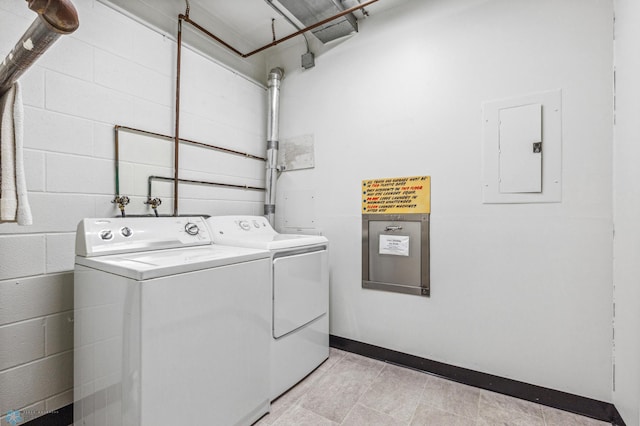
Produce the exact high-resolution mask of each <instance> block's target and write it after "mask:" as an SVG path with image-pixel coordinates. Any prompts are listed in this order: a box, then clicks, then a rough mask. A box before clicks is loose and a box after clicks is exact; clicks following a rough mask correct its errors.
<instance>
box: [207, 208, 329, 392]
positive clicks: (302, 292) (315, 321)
mask: <svg viewBox="0 0 640 426" xmlns="http://www.w3.org/2000/svg"><path fill="white" fill-rule="evenodd" d="M207 224H208V225H209V228H210V229H211V232H212V238H213V241H214V243H215V244H216V245H228V246H235V247H250V248H255V249H263V250H264V249H266V250H269V251H270V252H271V260H272V271H271V273H270V277H271V291H272V297H273V305H272V318H271V320H272V322H271V392H270V395H271V398H272V399H275V398H277V397H278V396H280V395H281V394H282V393H284V392H285V391H286V390H288V389H289V388H291V387H292V386H293V385H295V384H296V383H297V382H299V381H300V380H302V379H303V378H304V377H305V376H306V375H308V374H309V373H311V372H312V371H313V370H314V369H315V368H316V367H318V366H319V365H320V364H322V362H323V361H324V360H326V359H327V358H328V357H329V266H328V262H329V260H328V246H329V242H328V240H327V238H326V237H323V236H318V235H299V234H280V233H278V232H276V231H275V230H274V229H273V228H272V227H271V225H270V224H269V222H268V221H267V220H266V218H264V217H262V216H212V217H210V218H208V219H207Z"/></svg>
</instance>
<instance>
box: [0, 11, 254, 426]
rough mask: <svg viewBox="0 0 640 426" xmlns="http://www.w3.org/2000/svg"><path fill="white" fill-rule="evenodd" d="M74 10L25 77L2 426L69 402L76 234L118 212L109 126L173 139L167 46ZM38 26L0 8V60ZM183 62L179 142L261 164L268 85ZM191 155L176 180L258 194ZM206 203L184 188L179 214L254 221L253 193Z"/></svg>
mask: <svg viewBox="0 0 640 426" xmlns="http://www.w3.org/2000/svg"><path fill="white" fill-rule="evenodd" d="M74 4H75V5H76V7H77V9H78V12H79V16H80V28H79V29H78V30H77V31H76V32H75V33H74V34H72V35H69V36H63V37H61V38H60V39H59V40H58V41H57V42H56V44H55V45H54V46H53V47H51V48H50V49H49V50H48V51H47V52H46V53H45V54H44V55H43V56H42V57H41V58H40V60H39V61H38V62H37V63H36V64H35V65H34V66H33V67H31V69H29V70H28V71H27V72H26V73H25V75H24V76H23V77H22V78H21V83H22V89H23V98H24V104H25V105H24V108H25V152H24V157H25V162H26V170H27V184H28V189H29V199H30V203H31V208H32V211H33V222H34V223H33V225H32V226H25V227H21V226H18V225H16V224H11V223H3V224H0V307H1V309H0V421H1V424H2V425H4V424H6V418H5V417H4V416H5V415H6V413H7V411H9V410H23V419H24V421H27V420H30V419H32V418H35V417H38V416H39V415H41V414H44V413H45V412H47V411H51V410H56V409H58V408H60V407H63V406H65V405H67V404H69V403H71V402H72V401H73V389H72V388H73V307H74V306H73V265H74V244H75V230H76V226H77V224H78V222H79V221H80V220H81V219H82V218H85V217H105V216H113V215H116V214H117V213H118V211H117V209H116V208H115V206H114V205H113V204H112V203H111V200H112V199H113V194H114V192H115V184H114V178H115V167H114V132H113V126H114V125H115V124H120V125H123V126H130V127H134V128H139V129H143V130H148V131H153V132H158V133H163V134H167V135H172V134H173V130H174V107H173V99H174V93H175V70H174V68H175V52H176V44H175V42H174V41H173V39H172V37H171V36H170V35H165V34H160V33H159V32H156V31H153V30H152V29H150V28H148V27H146V26H143V25H141V24H140V23H138V22H135V21H133V20H132V19H130V18H128V17H126V16H124V15H122V14H120V13H118V12H117V11H114V10H112V9H110V8H108V7H106V6H105V5H103V4H101V3H99V2H97V1H93V0H74ZM35 18H36V15H35V13H33V12H32V11H30V10H29V9H28V8H27V5H26V4H25V2H20V1H2V2H0V56H2V57H3V58H4V56H5V55H6V54H7V53H8V52H9V51H10V50H11V49H12V48H13V46H14V45H15V44H16V42H17V41H18V40H19V37H20V36H21V35H22V34H23V33H24V31H25V30H26V28H27V27H28V26H29V25H30V24H31V22H32V21H33V20H34V19H35ZM183 52H184V57H183V61H184V62H183V85H182V89H183V108H182V118H183V124H182V126H181V128H182V129H183V130H182V132H181V136H183V137H185V138H190V139H194V140H198V141H201V142H205V143H211V144H217V145H221V146H226V147H229V148H232V149H236V150H240V151H245V152H249V153H252V154H255V155H261V153H262V151H263V150H264V140H265V130H264V129H265V127H266V124H265V118H264V117H265V115H266V113H265V110H266V106H265V104H266V92H265V88H264V86H263V85H262V84H260V83H257V82H254V81H250V80H248V79H246V78H245V77H241V76H239V75H237V74H235V73H233V72H231V71H229V70H228V69H226V68H225V67H222V66H221V65H218V64H217V63H215V62H213V61H211V60H210V59H207V58H205V57H203V56H201V55H200V54H198V53H196V52H194V51H191V50H189V49H184V50H183ZM200 155H201V153H200V152H197V151H193V150H192V149H186V150H185V154H184V155H183V156H182V157H183V158H182V160H181V161H182V162H181V167H184V168H185V173H186V174H187V175H189V174H191V175H192V176H202V175H203V174H204V175H210V174H217V175H218V176H220V178H224V179H226V182H228V183H239V184H247V185H258V186H259V185H261V179H262V177H261V175H262V173H263V170H264V165H263V164H260V162H255V164H253V163H251V164H249V163H246V162H245V164H243V165H242V166H237V167H229V163H227V160H226V159H224V158H220V157H219V156H217V157H216V156H210V157H207V158H208V160H209V161H205V162H201V163H198V164H195V163H194V164H193V166H192V165H191V163H192V160H193V159H194V158H196V157H197V158H200ZM189 156H191V157H189ZM234 161H235V160H234ZM222 165H225V166H224V168H222ZM216 170H219V171H216ZM181 189H182V188H181ZM206 191H207V189H203V188H186V189H184V193H185V195H186V196H189V194H190V193H191V196H192V199H188V198H185V199H182V198H181V200H180V201H181V205H180V209H181V213H192V212H193V213H203V214H213V213H218V214H222V213H232V212H233V213H244V214H254V213H259V212H260V210H261V208H262V201H261V200H262V199H261V197H259V196H257V195H256V194H254V193H247V192H243V191H240V192H234V191H233V190H220V189H217V190H211V189H209V191H211V192H206ZM225 191H226V192H225ZM167 204H171V203H169V202H167Z"/></svg>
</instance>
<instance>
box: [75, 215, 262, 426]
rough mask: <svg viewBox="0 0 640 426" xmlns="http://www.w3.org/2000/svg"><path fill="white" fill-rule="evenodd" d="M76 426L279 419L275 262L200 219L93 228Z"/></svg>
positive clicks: (84, 273) (83, 270)
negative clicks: (226, 239) (272, 402)
mask: <svg viewBox="0 0 640 426" xmlns="http://www.w3.org/2000/svg"><path fill="white" fill-rule="evenodd" d="M76 254H77V256H76V268H75V324H74V327H75V330H74V331H75V337H74V339H75V342H74V343H75V354H74V355H75V357H74V400H75V402H74V424H75V425H124V426H156V425H204V424H210V425H250V424H252V423H253V422H255V421H256V420H257V419H258V418H260V417H261V416H262V415H264V414H265V413H267V412H268V411H269V365H270V364H269V351H270V339H271V337H270V334H271V333H270V315H271V303H270V297H271V294H270V291H269V289H268V286H269V275H270V270H271V261H270V254H269V252H267V251H264V250H253V249H243V248H232V247H220V246H215V245H212V240H211V235H210V232H209V230H208V228H207V226H206V223H205V221H204V219H203V218H201V217H160V218H110V219H85V220H83V221H82V222H81V223H80V224H79V225H78V231H77V236H76Z"/></svg>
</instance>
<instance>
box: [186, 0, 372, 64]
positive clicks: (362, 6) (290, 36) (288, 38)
mask: <svg viewBox="0 0 640 426" xmlns="http://www.w3.org/2000/svg"><path fill="white" fill-rule="evenodd" d="M377 1H378V0H369V1H367V2H364V3H361V4H359V5H356V6H353V7H350V8H348V9H345V10H343V11H342V12H340V13H337V14H335V15H333V16H331V17H329V18H326V19H323V20H322V21H320V22H316V23H315V24H313V25H309V26H308V27H305V28H303V29H301V30H299V31H296V32H295V33H293V34H289V35H288V36H285V37H282V38H280V39H277V40H274V41H272V42H271V43H269V44H265V45H264V46H262V47H259V48H257V49H255V50H252V51H251V52H249V53H242V52H241V51H239V50H238V49H236V48H235V47H233V46H231V45H230V44H229V43H227V42H226V41H224V40H222V39H221V38H220V37H218V36H216V35H215V34H213V33H212V32H210V31H208V30H207V29H205V28H203V27H202V26H200V25H199V24H198V23H196V22H194V21H193V20H192V19H191V18H189V16H188V15H183V14H180V15H178V20H180V21H184V22H187V23H189V24H191V25H192V26H193V27H194V28H196V29H197V30H199V31H200V32H202V33H203V34H205V35H207V36H209V37H210V38H212V39H214V40H215V41H217V42H218V43H220V44H221V45H223V46H224V47H226V48H227V49H229V50H231V51H232V52H233V53H235V54H236V55H238V56H240V57H242V58H248V57H249V56H253V55H255V54H256V53H260V52H262V51H263V50H266V49H268V48H270V47H273V46H277V45H278V44H280V43H282V42H285V41H287V40H290V39H292V38H294V37H297V36H299V35H300V34H303V33H305V32H307V31H311V30H314V29H316V28H318V27H321V26H322V25H324V24H326V23H328V22H331V21H333V20H336V19H338V18H341V17H343V16H345V15H348V14H350V13H353V12H355V11H357V10H360V9H363V8H365V7H367V6H369V5H371V4H373V3H375V2H377Z"/></svg>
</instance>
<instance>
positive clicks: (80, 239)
mask: <svg viewBox="0 0 640 426" xmlns="http://www.w3.org/2000/svg"><path fill="white" fill-rule="evenodd" d="M207 244H212V239H211V237H210V232H209V228H208V227H207V224H206V222H205V220H204V218H202V217H199V216H192V217H132V218H127V217H124V218H120V217H116V218H104V219H84V220H83V221H81V222H80V223H79V224H78V230H77V233H76V254H77V255H78V256H85V257H90V256H102V255H109V254H118V253H128V252H133V251H144V250H160V249H169V248H179V247H189V246H198V245H207Z"/></svg>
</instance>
